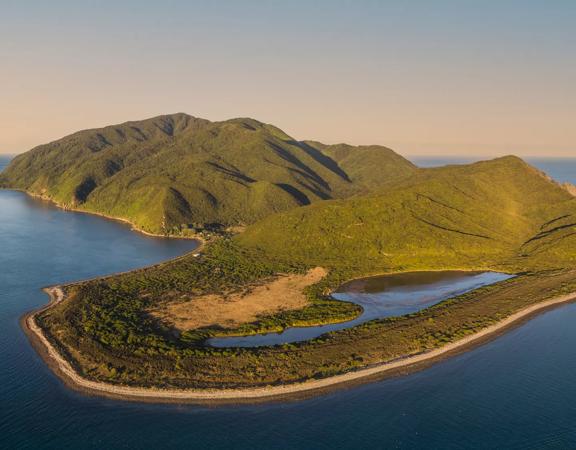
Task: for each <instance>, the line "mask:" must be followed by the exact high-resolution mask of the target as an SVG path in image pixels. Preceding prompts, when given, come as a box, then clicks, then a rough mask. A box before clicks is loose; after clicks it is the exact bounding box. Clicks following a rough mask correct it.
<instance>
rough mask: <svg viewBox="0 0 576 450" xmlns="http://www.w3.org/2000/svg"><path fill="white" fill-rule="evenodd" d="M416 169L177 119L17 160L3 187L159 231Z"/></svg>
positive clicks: (238, 216) (397, 160)
mask: <svg viewBox="0 0 576 450" xmlns="http://www.w3.org/2000/svg"><path fill="white" fill-rule="evenodd" d="M415 172H417V169H416V167H415V166H414V165H413V164H412V163H410V162H409V161H408V160H406V159H404V158H402V157H401V156H400V155H398V154H396V153H394V152H393V151H392V150H390V149H388V148H385V147H381V146H361V147H353V146H348V145H334V146H329V145H324V144H320V143H317V142H312V141H307V142H300V141H297V140H295V139H293V138H291V137H290V136H288V135H287V134H286V133H284V132H283V131H281V130H280V129H278V128H276V127H274V126H272V125H268V124H264V123H261V122H258V121H256V120H253V119H233V120H227V121H223V122H210V121H208V120H204V119H198V118H195V117H192V116H189V115H187V114H181V113H180V114H173V115H166V116H160V117H155V118H152V119H148V120H143V121H138V122H127V123H124V124H121V125H114V126H108V127H105V128H100V129H93V130H85V131H80V132H77V133H74V134H72V135H70V136H67V137H64V138H62V139H60V140H57V141H55V142H51V143H49V144H45V145H40V146H38V147H36V148H34V149H32V150H30V151H29V152H27V153H24V154H22V155H20V156H18V157H16V158H14V160H13V161H12V162H11V164H10V165H9V166H8V168H7V169H6V170H5V172H4V173H2V174H1V175H0V186H1V187H8V188H16V189H22V190H25V191H27V192H30V193H32V194H36V195H41V196H43V197H45V198H49V199H51V200H53V201H55V202H57V203H58V204H60V205H61V206H64V207H69V208H75V209H81V210H86V211H91V212H97V213H101V214H105V215H109V216H112V217H117V218H123V219H127V220H129V221H130V222H132V223H134V224H135V225H136V226H137V227H138V228H140V229H142V230H145V231H149V232H155V233H168V234H178V233H180V232H182V230H185V229H186V228H188V227H190V226H191V227H202V226H204V225H206V224H219V225H222V226H231V225H244V224H250V223H253V222H255V221H257V220H259V219H261V218H263V217H265V216H268V215H270V214H271V213H275V212H279V211H285V210H288V209H291V208H293V207H296V206H302V205H307V204H311V203H315V202H317V201H319V200H325V199H335V198H346V197H350V196H353V195H356V194H363V193H367V192H370V191H372V190H374V189H377V188H381V187H383V186H386V185H388V184H389V183H392V182H396V181H398V180H399V179H402V178H405V177H408V176H410V175H411V174H413V173H415Z"/></svg>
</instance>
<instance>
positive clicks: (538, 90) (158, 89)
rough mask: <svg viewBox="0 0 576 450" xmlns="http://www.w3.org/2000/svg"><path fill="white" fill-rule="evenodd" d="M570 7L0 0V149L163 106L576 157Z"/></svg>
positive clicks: (413, 147) (316, 132) (575, 6)
mask: <svg viewBox="0 0 576 450" xmlns="http://www.w3.org/2000/svg"><path fill="white" fill-rule="evenodd" d="M575 24H576V1H574V0H565V1H558V0H546V1H545V0H539V1H531V0H518V1H506V0H494V1H487V0H483V1H481V0H474V1H467V0H458V1H456V0H455V1H447V0H434V1H431V0H424V1H409V0H407V1H401V0H398V1H384V0H381V1H369V0H366V1H362V0H354V1H352V0H349V1H344V0H342V1H338V0H330V1H328V0H327V1H313V0H302V1H297V0H289V1H288V0H282V1H274V0H268V1H264V0H230V1H218V0H211V1H168V0H162V1H159V0H154V1H146V0H140V1H120V0H116V1H104V0H100V1H96V0H93V1H82V0H76V1H57V0H53V1H50V2H49V1H44V0H43V1H31V0H25V1H22V0H14V1H10V0H0V61H1V62H0V64H1V65H0V152H3V153H16V152H21V151H24V150H27V149H29V148H31V147H33V146H35V145H37V144H41V143H45V142H47V141H50V140H54V139H56V138H59V137H61V136H63V135H66V134H68V133H71V132H73V131H77V130H79V129H84V128H93V127H98V126H103V125H108V124H112V123H118V122H123V121H126V120H136V119H143V118H147V117H151V116H155V115H159V114H164V113H173V112H180V111H182V112H187V113H189V114H192V115H195V116H198V117H204V118H207V119H211V120H224V119H228V118H232V117H239V116H243V117H246V116H247V117H254V118H256V119H259V120H261V121H264V122H269V123H273V124H275V125H277V126H278V127H280V128H282V129H283V130H284V131H286V132H287V133H289V134H291V135H292V136H294V137H295V138H298V139H316V140H321V141H324V142H327V143H336V142H348V143H352V144H369V143H370V144H372V143H374V144H383V145H388V146H390V147H392V148H394V149H396V150H398V151H400V152H401V153H404V154H460V155H464V154H469V155H498V154H508V153H516V154H519V155H525V156H526V155H556V156H576V120H575V119H576V25H575Z"/></svg>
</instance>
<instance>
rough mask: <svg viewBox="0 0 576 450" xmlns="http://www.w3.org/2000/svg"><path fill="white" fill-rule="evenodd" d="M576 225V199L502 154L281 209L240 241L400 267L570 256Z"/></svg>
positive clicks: (299, 256) (317, 257) (339, 262)
mask: <svg viewBox="0 0 576 450" xmlns="http://www.w3.org/2000/svg"><path fill="white" fill-rule="evenodd" d="M575 234H576V199H575V198H574V197H573V196H572V195H571V194H570V193H569V192H568V191H567V190H565V189H564V188H562V187H561V186H559V185H558V184H557V183H555V182H553V181H551V180H550V179H549V178H547V177H546V176H545V175H544V174H542V173H541V172H539V171H538V170H536V169H534V168H533V167H531V166H529V165H528V164H526V163H525V162H523V161H522V160H520V159H519V158H516V157H505V158H500V159H497V160H493V161H487V162H480V163H476V164H471V165H467V166H448V167H443V168H438V169H427V170H422V171H420V172H419V173H418V174H417V175H414V176H413V177H411V178H410V179H409V180H405V181H403V182H400V183H397V184H396V185H394V186H393V187H391V188H389V189H384V190H383V191H381V192H379V193H378V194H373V195H369V196H364V197H356V198H352V199H347V200H337V201H329V202H323V203H321V204H317V205H311V206H308V207H305V208H300V209H297V210H292V211H288V212H285V213H281V214H277V215H274V216H271V217H269V218H267V219H264V220H263V221H261V222H259V223H257V224H255V225H253V226H252V227H249V228H248V229H247V230H246V232H245V233H244V234H243V235H241V236H239V237H238V238H237V241H238V242H239V243H240V244H242V245H244V246H247V247H256V248H259V249H261V250H263V251H265V252H266V253H268V254H271V255H272V254H273V255H279V256H281V257H282V258H284V259H287V260H290V261H300V262H305V263H308V264H318V265H325V266H334V267H338V266H343V265H350V266H358V267H367V266H373V267H380V268H390V269H394V270H400V269H405V268H412V269H414V268H420V267H421V268H430V267H435V268H442V267H473V266H476V267H487V266H491V265H494V264H502V263H507V264H513V265H515V266H530V265H533V264H535V263H536V262H537V261H539V262H542V261H544V260H545V261H546V264H550V265H554V264H556V263H557V264H558V265H560V266H561V265H562V264H565V263H568V264H573V263H574V261H576V259H575V255H576V238H575V237H574V235H575ZM302 236H306V239H302ZM555 260H556V261H555Z"/></svg>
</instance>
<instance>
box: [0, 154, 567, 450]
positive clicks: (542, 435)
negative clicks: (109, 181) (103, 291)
mask: <svg viewBox="0 0 576 450" xmlns="http://www.w3.org/2000/svg"><path fill="white" fill-rule="evenodd" d="M442 162H446V161H442ZM554 164H556V163H555V162H554V161H552V162H551V165H552V166H554ZM570 164H571V165H570V166H569V167H571V168H572V169H571V171H570V170H569V167H568V166H567V163H566V162H562V164H561V166H562V174H566V173H567V172H570V173H571V174H572V175H571V178H569V179H563V181H570V180H572V181H573V182H575V181H576V161H574V160H572V161H571V162H570ZM550 173H551V174H552V175H555V173H554V172H550ZM189 244H190V243H189V242H185V241H166V240H156V239H150V238H147V237H144V236H142V235H139V234H136V233H133V232H131V231H129V229H128V228H127V227H125V226H123V225H120V224H118V223H114V222H110V221H106V220H104V219H101V218H98V217H93V216H88V215H85V214H76V213H67V212H63V211H59V210H56V209H55V208H53V207H51V206H48V205H45V204H38V203H37V202H35V201H33V200H30V199H28V198H27V197H26V196H25V195H23V194H20V193H16V192H6V191H4V192H2V191H0V286H1V289H0V352H1V353H0V354H1V356H2V358H0V383H1V386H2V388H1V389H0V448H3V449H4V448H7V449H8V448H9V449H63V448H90V449H159V448H167V447H169V448H198V449H225V448H233V449H272V448H273V449H356V448H399V449H412V448H418V449H420V448H421V449H460V448H485V449H495V448H506V449H524V448H529V449H530V448H558V449H566V448H574V447H576V425H575V424H576V383H575V382H574V373H576V352H574V346H575V345H576V327H575V326H574V323H576V305H566V306H562V307H560V308H557V309H555V310H553V311H549V312H547V313H545V314H542V315H540V316H538V317H536V318H535V319H533V320H531V321H530V322H528V323H526V324H524V325H522V326H521V327H519V328H516V329H514V330H512V331H510V332H508V333H507V334H505V335H503V336H501V337H499V338H498V339H496V340H494V341H492V342H490V343H488V344H486V345H483V346H481V347H478V348H476V349H474V350H471V351H469V352H467V353H464V354H461V355H458V356H456V357H454V358H451V359H447V360H444V361H442V362H440V363H438V364H435V365H434V366H432V367H430V368H428V369H426V370H423V371H421V372H417V373H414V374H411V375H408V376H403V377H399V378H392V379H388V380H385V381H381V382H373V383H369V384H366V385H362V386H357V387H354V388H349V389H344V390H339V391H334V392H332V393H329V394H326V395H323V396H320V397H317V398H311V399H308V400H302V401H291V402H282V403H269V404H256V405H236V406H223V407H209V406H195V405H153V404H142V403H130V402H122V401H116V400H110V399H103V398H96V397H89V396H85V395H83V394H79V393H77V392H75V391H72V390H70V389H68V388H67V387H65V386H64V385H63V384H62V382H61V381H60V380H59V379H58V378H57V377H55V376H54V375H53V374H52V372H51V371H50V370H49V369H48V368H47V367H46V365H45V364H44V363H43V362H42V360H41V359H40V358H39V357H38V356H37V355H36V353H35V352H34V350H33V349H32V348H31V347H30V345H29V343H28V341H27V339H26V337H25V336H24V333H23V332H22V330H21V329H20V326H19V323H18V321H19V318H20V316H21V315H22V314H24V313H25V312H27V311H29V310H30V309H33V308H37V307H39V306H41V305H44V304H45V303H46V302H47V300H48V299H47V297H46V295H45V294H43V293H42V292H41V291H40V290H39V288H40V287H42V286H44V285H48V284H54V283H60V282H64V281H71V280H76V279H83V278H86V277H91V276H96V275H101V274H104V273H110V272H115V271H118V270H126V269H129V268H133V267H139V266H143V265H146V264H150V263H153V262H156V261H158V260H161V259H165V258H168V257H171V256H175V255H177V254H180V253H183V252H185V251H187V249H188V245H189Z"/></svg>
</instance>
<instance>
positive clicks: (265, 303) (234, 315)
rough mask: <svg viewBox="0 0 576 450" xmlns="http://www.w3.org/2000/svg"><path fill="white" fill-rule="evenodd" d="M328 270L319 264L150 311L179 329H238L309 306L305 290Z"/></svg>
mask: <svg viewBox="0 0 576 450" xmlns="http://www.w3.org/2000/svg"><path fill="white" fill-rule="evenodd" d="M325 276H326V270H325V269H323V268H322V267H316V268H314V269H311V270H309V271H308V272H307V273H306V274H291V275H280V276H279V277H278V278H276V279H273V280H270V281H268V282H267V283H265V284H260V285H255V286H251V287H249V289H247V290H245V291H244V292H238V293H232V294H229V295H202V296H198V297H193V298H191V299H189V300H188V301H185V302H172V303H169V304H167V305H164V306H162V307H161V308H158V309H154V310H151V311H150V313H151V314H152V315H153V316H155V317H158V318H160V319H162V321H164V322H165V323H167V324H170V325H171V326H173V327H175V328H177V329H178V330H183V331H184V330H192V329H195V328H202V327H207V326H212V325H217V326H221V327H223V328H236V327H237V326H238V325H241V324H244V323H249V322H254V321H256V320H257V319H258V318H259V317H262V316H268V315H273V314H278V313H280V312H282V311H289V310H295V309H301V308H304V307H305V306H307V305H308V299H307V298H306V295H305V294H304V292H303V291H304V289H305V288H306V287H308V286H311V285H313V284H315V283H318V282H319V281H320V280H321V279H322V278H324V277H325Z"/></svg>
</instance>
